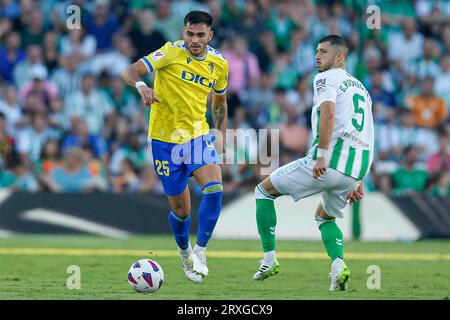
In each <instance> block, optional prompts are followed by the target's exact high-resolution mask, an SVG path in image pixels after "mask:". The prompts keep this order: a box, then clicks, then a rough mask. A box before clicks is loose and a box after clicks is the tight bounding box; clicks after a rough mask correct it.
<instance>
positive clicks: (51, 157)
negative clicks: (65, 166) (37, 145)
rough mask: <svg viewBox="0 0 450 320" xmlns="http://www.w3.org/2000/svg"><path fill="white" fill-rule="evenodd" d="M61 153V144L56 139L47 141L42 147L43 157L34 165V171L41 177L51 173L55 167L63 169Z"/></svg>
mask: <svg viewBox="0 0 450 320" xmlns="http://www.w3.org/2000/svg"><path fill="white" fill-rule="evenodd" d="M61 166H62V160H61V151H60V148H59V142H58V140H56V139H49V140H47V141H46V142H45V143H44V145H43V146H42V150H41V155H40V157H39V159H38V160H37V161H35V164H34V170H35V172H36V173H37V174H38V176H41V175H42V174H46V173H50V172H51V171H52V170H53V169H54V168H55V167H61Z"/></svg>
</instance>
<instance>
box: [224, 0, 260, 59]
mask: <svg viewBox="0 0 450 320" xmlns="http://www.w3.org/2000/svg"><path fill="white" fill-rule="evenodd" d="M216 2H219V1H216ZM235 23H236V30H239V34H240V35H241V36H242V37H244V38H245V39H246V40H247V42H248V43H249V48H250V50H251V51H253V50H254V49H255V45H256V41H257V39H256V38H255V35H257V34H258V33H260V32H261V31H262V30H264V29H265V28H266V25H265V22H264V19H263V17H262V15H261V13H260V12H258V5H257V1H255V0H249V1H245V8H244V12H243V14H242V16H241V18H240V19H237V20H236V21H235Z"/></svg>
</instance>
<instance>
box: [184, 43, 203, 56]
mask: <svg viewBox="0 0 450 320" xmlns="http://www.w3.org/2000/svg"><path fill="white" fill-rule="evenodd" d="M198 46H199V48H195V49H196V50H201V51H200V52H198V53H194V52H193V50H192V49H193V48H192V45H190V46H186V47H187V48H188V50H189V53H190V54H191V55H192V56H194V57H203V56H204V55H205V52H206V46H205V47H203V46H202V45H198Z"/></svg>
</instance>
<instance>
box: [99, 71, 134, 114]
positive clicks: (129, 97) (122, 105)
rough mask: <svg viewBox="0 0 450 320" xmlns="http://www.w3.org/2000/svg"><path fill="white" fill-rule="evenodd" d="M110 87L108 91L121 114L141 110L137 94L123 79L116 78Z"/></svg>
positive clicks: (115, 107)
mask: <svg viewBox="0 0 450 320" xmlns="http://www.w3.org/2000/svg"><path fill="white" fill-rule="evenodd" d="M108 89H109V90H108V92H107V93H108V95H109V97H110V98H111V100H112V102H113V104H114V109H115V110H116V112H117V113H118V114H119V115H132V114H135V113H139V112H140V109H139V104H138V101H137V99H136V96H135V95H134V94H133V92H132V91H131V90H130V88H129V87H128V86H126V85H125V83H124V82H123V81H122V80H121V79H119V78H114V79H113V80H112V83H111V85H110V86H109V88H108Z"/></svg>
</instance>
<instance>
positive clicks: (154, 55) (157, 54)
mask: <svg viewBox="0 0 450 320" xmlns="http://www.w3.org/2000/svg"><path fill="white" fill-rule="evenodd" d="M162 57H164V52H162V51H161V50H158V51H156V52H154V53H152V54H151V55H150V58H152V60H153V61H155V62H156V61H158V60H159V59H161V58H162Z"/></svg>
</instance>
